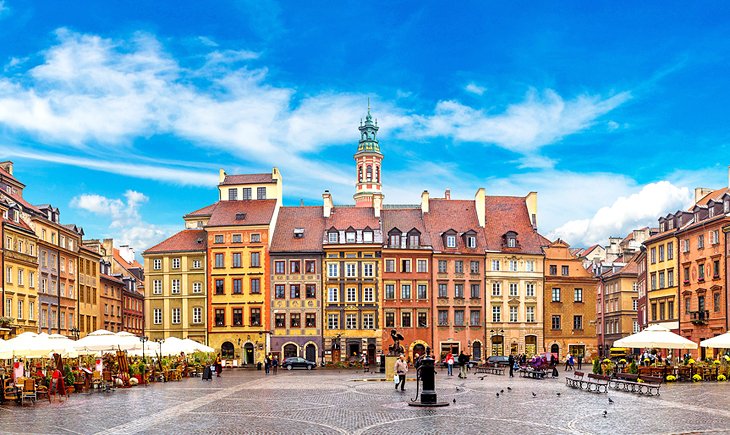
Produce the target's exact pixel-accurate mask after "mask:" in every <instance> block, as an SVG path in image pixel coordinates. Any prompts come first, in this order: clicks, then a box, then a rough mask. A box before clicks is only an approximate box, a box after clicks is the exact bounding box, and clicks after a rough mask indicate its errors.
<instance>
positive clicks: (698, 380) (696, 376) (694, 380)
mask: <svg viewBox="0 0 730 435" xmlns="http://www.w3.org/2000/svg"><path fill="white" fill-rule="evenodd" d="M701 381H702V376H700V375H699V374H697V375H694V376H692V382H701Z"/></svg>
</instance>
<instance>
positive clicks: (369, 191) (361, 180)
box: [353, 99, 384, 214]
mask: <svg viewBox="0 0 730 435" xmlns="http://www.w3.org/2000/svg"><path fill="white" fill-rule="evenodd" d="M358 129H359V130H360V143H359V144H358V146H357V152H356V153H355V165H356V168H355V170H356V176H357V178H356V180H357V182H356V183H355V195H353V198H355V207H374V208H375V209H376V213H377V214H379V212H380V208H381V207H382V204H383V196H384V195H383V192H382V188H383V185H382V180H381V176H382V172H381V164H382V161H383V155H382V154H381V153H380V145H379V144H378V138H377V137H376V134H377V133H378V129H379V127H378V121H377V120H375V122H373V117H372V116H371V115H370V100H369V99H368V114H367V116H366V117H365V123H363V122H362V120H361V121H360V127H359V128H358Z"/></svg>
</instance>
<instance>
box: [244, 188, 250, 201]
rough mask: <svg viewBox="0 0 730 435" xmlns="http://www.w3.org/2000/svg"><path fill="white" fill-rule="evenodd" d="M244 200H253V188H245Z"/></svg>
mask: <svg viewBox="0 0 730 435" xmlns="http://www.w3.org/2000/svg"><path fill="white" fill-rule="evenodd" d="M243 199H251V188H250V187H244V188H243Z"/></svg>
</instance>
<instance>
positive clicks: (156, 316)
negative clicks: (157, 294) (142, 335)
mask: <svg viewBox="0 0 730 435" xmlns="http://www.w3.org/2000/svg"><path fill="white" fill-rule="evenodd" d="M152 321H153V323H154V324H155V325H162V308H154V309H153V310H152Z"/></svg>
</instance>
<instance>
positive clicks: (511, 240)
mask: <svg viewBox="0 0 730 435" xmlns="http://www.w3.org/2000/svg"><path fill="white" fill-rule="evenodd" d="M502 238H503V240H504V242H503V243H504V246H506V247H507V248H516V247H517V233H516V232H514V231H508V232H506V233H505V234H504V236H502Z"/></svg>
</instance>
